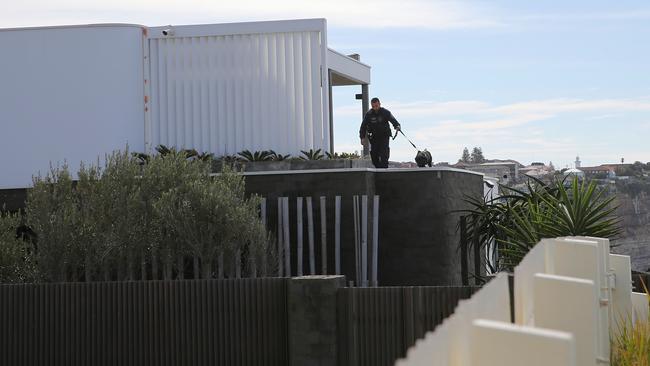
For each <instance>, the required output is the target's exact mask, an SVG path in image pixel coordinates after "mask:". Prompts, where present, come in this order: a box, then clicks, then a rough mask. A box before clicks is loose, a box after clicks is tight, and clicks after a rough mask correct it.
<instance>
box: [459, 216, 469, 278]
mask: <svg viewBox="0 0 650 366" xmlns="http://www.w3.org/2000/svg"><path fill="white" fill-rule="evenodd" d="M460 277H461V280H462V281H463V286H468V285H469V278H468V273H467V218H466V217H465V216H461V217H460Z"/></svg>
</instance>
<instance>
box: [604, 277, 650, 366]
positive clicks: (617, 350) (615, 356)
mask: <svg viewBox="0 0 650 366" xmlns="http://www.w3.org/2000/svg"><path fill="white" fill-rule="evenodd" d="M644 287H645V284H644ZM645 293H646V297H647V299H648V305H649V306H650V294H649V293H648V289H647V288H645ZM622 324H623V326H622V329H621V333H620V335H619V336H617V338H616V339H615V340H614V341H613V342H612V347H611V353H612V354H611V360H612V366H649V365H650V320H647V321H637V322H636V323H634V325H629V323H628V322H622Z"/></svg>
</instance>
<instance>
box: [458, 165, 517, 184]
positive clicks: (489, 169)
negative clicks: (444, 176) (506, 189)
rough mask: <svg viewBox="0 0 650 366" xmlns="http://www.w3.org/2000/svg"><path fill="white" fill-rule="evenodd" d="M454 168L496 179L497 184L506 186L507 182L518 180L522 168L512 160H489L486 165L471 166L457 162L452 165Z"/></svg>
mask: <svg viewBox="0 0 650 366" xmlns="http://www.w3.org/2000/svg"><path fill="white" fill-rule="evenodd" d="M453 166H454V167H455V168H460V169H467V170H471V171H474V172H479V173H483V174H485V175H486V176H488V177H492V178H497V179H499V182H501V183H503V184H507V183H508V182H510V181H512V180H515V181H517V180H518V179H519V172H520V171H519V170H520V169H521V168H522V167H523V165H522V164H520V163H519V162H517V161H514V160H490V161H488V162H486V163H481V164H471V163H463V162H458V163H456V164H454V165H453Z"/></svg>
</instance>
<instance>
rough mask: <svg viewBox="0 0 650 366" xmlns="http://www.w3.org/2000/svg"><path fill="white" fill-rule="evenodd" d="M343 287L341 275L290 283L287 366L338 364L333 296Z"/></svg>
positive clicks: (295, 278) (292, 280) (301, 279)
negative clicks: (288, 361)
mask: <svg viewBox="0 0 650 366" xmlns="http://www.w3.org/2000/svg"><path fill="white" fill-rule="evenodd" d="M344 286H345V277H343V276H303V277H294V278H292V279H291V280H290V281H289V288H288V292H287V297H288V298H287V305H288V308H289V327H288V328H289V359H290V360H291V361H290V365H292V366H293V365H295V366H298V365H321V366H336V365H337V363H338V355H337V341H338V333H337V313H336V307H337V301H336V294H337V292H338V290H339V288H341V287H344ZM316 334H317V335H318V336H315V335H316Z"/></svg>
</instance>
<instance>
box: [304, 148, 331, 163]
mask: <svg viewBox="0 0 650 366" xmlns="http://www.w3.org/2000/svg"><path fill="white" fill-rule="evenodd" d="M300 152H301V153H302V155H303V156H301V157H300V159H301V160H322V159H323V158H324V157H325V155H323V153H322V152H321V149H316V150H314V149H309V151H305V150H300Z"/></svg>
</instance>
